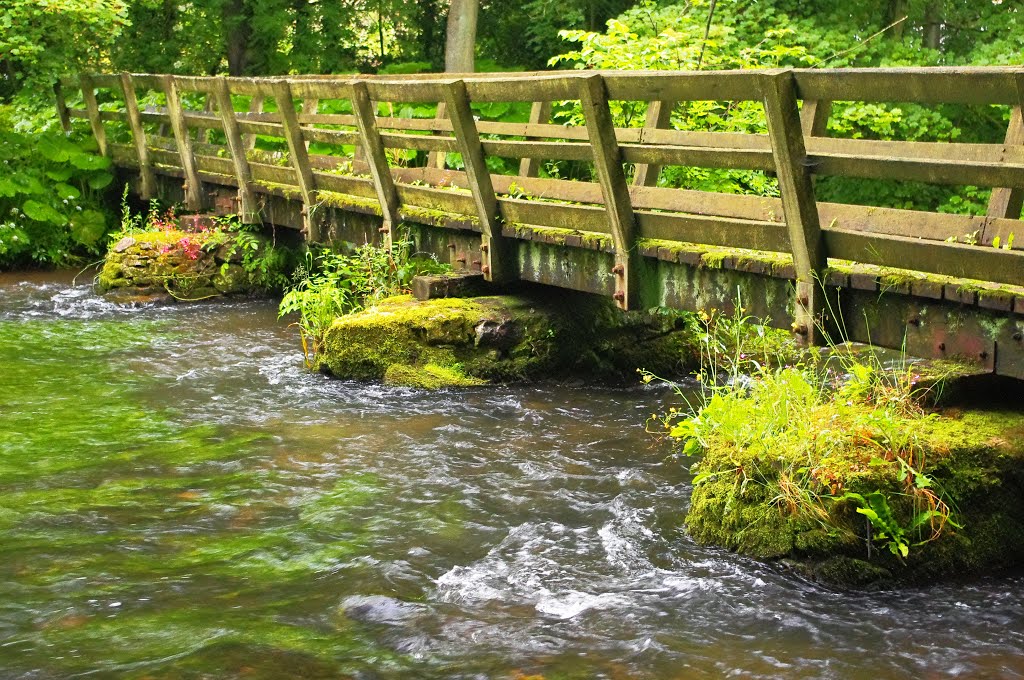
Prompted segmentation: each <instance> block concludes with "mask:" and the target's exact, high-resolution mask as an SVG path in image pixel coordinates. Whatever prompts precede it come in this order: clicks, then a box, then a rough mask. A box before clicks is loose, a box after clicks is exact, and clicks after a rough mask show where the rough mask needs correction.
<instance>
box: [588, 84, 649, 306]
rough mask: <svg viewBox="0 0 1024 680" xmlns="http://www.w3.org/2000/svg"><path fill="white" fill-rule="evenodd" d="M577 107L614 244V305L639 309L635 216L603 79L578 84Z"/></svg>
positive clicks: (638, 254)
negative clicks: (591, 155)
mask: <svg viewBox="0 0 1024 680" xmlns="http://www.w3.org/2000/svg"><path fill="white" fill-rule="evenodd" d="M580 104H581V105H582V107H583V117H584V119H585V120H586V123H587V135H588V136H589V137H590V145H591V147H592V148H593V150H594V169H595V170H596V171H597V179H598V182H599V183H600V185H601V194H602V196H603V198H604V207H605V214H606V215H607V218H608V224H609V226H610V227H611V232H612V243H613V244H614V245H615V266H614V267H613V268H612V272H613V274H614V276H615V293H614V294H613V297H614V298H615V303H616V304H617V305H618V307H619V308H620V309H635V308H636V307H638V306H639V304H640V300H639V285H638V282H637V279H638V278H639V266H638V265H639V263H640V252H639V250H638V249H637V244H636V217H635V216H634V215H633V203H632V200H631V199H630V196H629V185H628V184H626V175H625V173H624V172H623V170H622V154H621V152H620V151H619V143H618V141H617V140H616V139H615V124H614V122H613V121H612V114H611V111H610V110H609V108H608V91H607V89H606V88H605V84H604V78H603V77H602V76H600V75H596V74H595V75H592V76H587V77H585V78H583V79H582V80H581V81H580Z"/></svg>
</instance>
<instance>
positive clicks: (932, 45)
mask: <svg viewBox="0 0 1024 680" xmlns="http://www.w3.org/2000/svg"><path fill="white" fill-rule="evenodd" d="M924 46H925V47H927V48H928V49H931V50H938V49H941V47H942V4H941V3H940V2H938V1H937V0H932V2H929V3H928V6H927V7H926V8H925V10H924Z"/></svg>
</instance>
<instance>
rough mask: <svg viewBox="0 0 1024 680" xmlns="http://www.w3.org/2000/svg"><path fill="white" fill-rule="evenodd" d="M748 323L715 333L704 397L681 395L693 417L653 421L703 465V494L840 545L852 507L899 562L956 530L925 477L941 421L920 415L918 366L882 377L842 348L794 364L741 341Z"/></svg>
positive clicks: (715, 328)
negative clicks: (752, 506)
mask: <svg viewBox="0 0 1024 680" xmlns="http://www.w3.org/2000/svg"><path fill="white" fill-rule="evenodd" d="M745 321H747V320H746V319H743V318H742V317H740V316H739V314H737V315H736V316H734V317H732V318H731V319H729V321H728V322H725V323H721V322H720V323H717V324H715V325H711V324H708V325H707V328H708V332H707V333H706V334H705V335H704V337H703V339H702V344H703V346H704V350H703V353H702V365H701V370H700V372H699V374H698V376H697V378H698V383H699V385H700V391H699V392H698V394H697V397H696V399H691V398H686V397H685V396H683V393H682V392H680V391H678V390H677V393H678V394H679V395H680V396H681V397H683V398H684V400H685V401H686V408H684V409H676V408H673V409H670V411H669V412H668V413H667V414H666V415H665V416H663V417H660V418H655V419H654V421H653V422H654V423H655V424H656V426H657V428H658V429H660V430H661V431H662V432H664V433H665V434H667V435H668V436H669V437H670V438H672V439H675V440H676V441H677V442H678V443H679V451H680V453H681V454H682V455H683V456H685V457H691V456H701V460H700V461H699V462H698V463H697V464H695V465H694V466H693V472H694V473H695V477H694V479H693V484H694V487H695V488H696V489H702V488H703V487H704V486H705V485H708V484H713V489H712V487H709V490H708V491H707V493H712V494H716V495H717V496H721V495H722V494H724V495H725V496H727V497H728V498H730V499H732V500H728V501H724V502H728V503H732V502H735V503H738V504H739V503H745V502H753V501H752V499H759V500H757V502H759V503H762V504H764V505H765V506H766V508H773V510H772V512H775V513H777V514H776V515H774V517H773V518H772V522H774V523H776V524H778V523H780V522H781V523H782V524H787V523H788V525H791V526H795V527H800V531H809V530H824V531H825V532H827V533H830V534H834V535H837V536H838V535H843V534H847V535H848V534H850V532H851V531H853V528H854V526H855V525H854V524H853V523H852V522H851V518H850V516H849V513H848V507H849V506H850V504H853V506H855V507H856V511H857V513H858V514H859V515H862V516H864V517H865V518H866V520H867V521H868V522H869V524H870V526H871V527H872V529H873V530H874V531H873V533H872V534H869V535H868V536H866V537H865V540H866V541H868V543H869V545H870V543H871V542H877V543H881V544H882V545H883V546H884V547H885V548H886V549H888V550H889V551H890V552H891V553H892V554H893V555H895V556H897V557H898V558H905V557H906V556H907V554H908V552H909V549H910V547H911V546H912V545H913V544H914V542H915V541H916V543H918V544H920V543H926V542H930V541H933V540H935V539H937V538H939V537H940V536H942V535H943V532H944V531H945V530H946V529H947V528H949V527H959V525H958V524H957V523H956V522H955V521H954V520H953V515H954V511H953V510H952V508H951V507H950V505H949V504H948V503H947V501H946V500H945V499H944V494H943V491H942V489H941V488H938V485H937V483H936V482H935V481H934V480H933V479H932V478H931V476H929V475H928V474H926V473H925V472H924V469H925V466H926V463H927V456H926V453H928V452H929V446H928V443H927V442H926V441H925V440H924V439H923V438H922V437H921V432H922V428H923V426H924V425H925V424H927V423H929V422H931V421H933V420H934V419H935V418H936V416H935V415H929V414H927V413H925V411H924V410H923V409H922V408H921V407H920V406H919V398H920V394H919V391H918V390H917V388H916V385H917V380H918V377H917V376H916V374H915V373H914V371H913V369H912V368H907V369H890V368H885V367H883V366H882V364H881V363H879V362H878V361H876V360H872V359H868V360H865V359H862V358H859V357H857V356H855V355H853V354H852V353H850V352H848V351H847V350H846V349H845V348H842V347H836V348H832V351H831V353H830V354H829V355H828V356H827V357H825V358H821V357H817V358H816V357H815V356H814V355H808V356H805V357H803V358H802V360H798V361H794V360H793V359H794V358H793V356H792V354H791V353H788V354H787V353H785V352H780V351H779V349H778V348H774V349H770V350H768V351H766V350H765V348H764V346H763V342H761V341H760V340H759V339H758V338H757V336H755V335H751V334H750V333H749V332H744V331H738V330H737V325H738V324H740V323H743V322H745ZM755 343H756V344H755ZM652 378H653V376H650V375H647V376H645V380H647V381H650V380H651V379H652ZM730 480H731V481H730ZM701 493H704V492H703V491H695V498H696V497H699V496H700V494H701ZM702 500H703V499H702ZM719 500H720V501H721V500H722V499H721V498H719ZM695 502H697V501H696V500H695ZM700 521H701V520H700V519H699V514H698V515H695V518H694V522H695V523H697V522H700ZM869 555H870V548H869Z"/></svg>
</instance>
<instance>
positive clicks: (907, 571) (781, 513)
mask: <svg viewBox="0 0 1024 680" xmlns="http://www.w3.org/2000/svg"><path fill="white" fill-rule="evenodd" d="M916 428H917V432H916V434H917V436H918V441H919V446H920V448H919V451H918V454H917V460H919V461H920V462H921V464H922V470H921V472H923V473H924V474H925V475H926V476H927V477H928V479H929V480H930V486H929V487H928V491H932V492H934V493H935V494H936V497H937V498H940V499H941V500H942V502H944V503H945V504H946V505H948V507H949V508H950V509H951V510H952V518H953V521H954V522H955V524H956V526H954V525H953V524H947V525H946V527H945V528H944V530H943V531H942V532H941V534H940V535H939V536H938V537H937V538H934V540H930V539H931V538H933V537H932V536H929V531H928V528H929V527H928V525H925V526H924V527H923V528H922V529H921V530H919V531H914V530H912V529H911V527H912V524H913V520H914V518H915V517H916V516H918V515H919V514H920V513H921V512H922V511H927V509H928V506H927V503H928V495H927V494H919V495H917V496H915V495H914V493H913V489H912V488H911V486H912V484H911V483H910V482H911V480H908V478H907V477H906V476H902V475H900V474H899V473H898V472H896V473H894V469H895V470H898V468H896V466H895V465H892V466H890V465H888V463H890V462H891V461H884V462H883V461H882V459H881V458H879V457H877V456H880V455H884V453H883V452H881V451H876V452H875V453H874V454H871V453H867V454H865V452H864V451H858V450H851V451H849V452H847V453H846V454H833V455H832V456H831V457H830V458H827V459H826V458H824V457H816V458H815V457H813V456H812V457H810V458H807V459H805V460H803V461H802V462H801V463H800V465H801V466H802V467H801V470H800V471H799V472H802V473H805V474H806V473H807V471H810V474H813V475H816V476H817V477H818V478H819V479H821V480H823V481H825V483H827V484H829V485H831V486H832V487H833V488H834V489H836V490H840V491H839V492H838V493H833V494H830V493H828V492H827V491H826V492H825V493H824V495H823V496H819V497H817V498H816V499H814V500H812V499H811V497H810V496H809V495H808V494H807V487H806V486H804V487H803V488H799V487H798V485H797V484H796V483H795V482H794V481H793V479H790V478H789V477H788V476H787V475H791V474H794V469H795V468H794V466H793V465H790V462H791V461H787V460H786V457H785V453H784V452H780V453H779V455H777V456H776V455H764V454H763V453H762V454H758V455H756V456H750V455H747V454H748V453H749V451H739V450H736V449H730V448H721V449H716V450H708V451H707V452H706V453H705V454H704V457H703V459H702V460H700V461H699V462H698V463H697V464H695V465H694V466H693V471H694V472H695V473H697V474H698V475H701V477H698V478H697V479H698V483H697V484H696V485H695V487H694V490H693V494H692V497H691V505H690V508H689V511H688V514H687V517H686V527H687V529H688V531H689V533H690V535H691V536H692V537H693V538H694V540H696V541H697V542H698V543H701V544H706V545H717V546H722V547H725V548H728V549H730V550H733V551H736V552H738V553H741V554H744V555H748V556H752V557H756V558H760V559H766V560H782V561H783V563H785V564H787V565H788V566H790V567H793V568H795V569H797V570H799V571H801V572H803V573H805V574H806V575H808V576H810V577H812V578H816V579H818V580H821V581H823V582H827V583H830V584H833V585H838V586H844V587H855V588H862V587H868V586H873V585H879V584H889V583H900V582H904V583H930V582H933V581H936V580H943V579H949V578H958V577H963V576H968V575H972V574H982V573H991V572H997V571H1000V570H1003V569H1008V568H1015V567H1019V566H1021V565H1024V522H1022V521H1021V519H1020V508H1021V507H1024V413H1021V412H1017V411H993V410H955V409H947V410H945V411H942V412H940V413H937V414H933V415H931V416H930V417H927V418H922V419H920V421H919V422H917V423H916ZM823 436H825V435H823ZM910 474H913V473H910ZM879 491H882V492H884V493H885V494H886V495H887V497H888V499H889V502H890V504H891V510H892V513H893V517H894V520H895V521H896V522H897V523H898V524H899V525H901V526H902V527H904V528H905V529H906V530H907V539H908V542H909V543H910V548H909V552H908V554H907V555H906V556H905V557H904V556H901V555H898V554H894V552H892V551H890V550H887V549H886V546H885V542H884V541H879V540H878V536H877V532H878V529H877V528H875V529H874V535H872V533H871V527H870V526H869V522H868V521H867V519H866V516H865V515H864V514H862V513H858V512H857V507H858V504H857V503H854V502H851V501H850V500H849V499H846V500H844V496H845V494H846V493H847V492H853V493H858V494H862V495H865V496H866V495H868V494H871V493H874V492H879Z"/></svg>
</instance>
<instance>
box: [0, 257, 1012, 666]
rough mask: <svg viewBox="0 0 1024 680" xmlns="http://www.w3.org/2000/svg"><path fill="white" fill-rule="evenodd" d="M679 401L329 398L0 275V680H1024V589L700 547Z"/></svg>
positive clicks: (223, 346)
mask: <svg viewBox="0 0 1024 680" xmlns="http://www.w3.org/2000/svg"><path fill="white" fill-rule="evenodd" d="M668 399H669V395H668V394H667V393H665V392H664V391H662V390H658V389H654V388H641V387H637V388H634V389H612V388H607V387H586V386H578V385H577V386H555V385H536V386H520V387H495V388H482V389H472V390H465V391H446V392H441V393H425V392H418V391H414V390H407V389H399V388H384V387H381V386H379V385H362V384H355V383H349V382H341V381H335V380H331V379H329V378H326V377H324V376H321V375H314V374H310V373H309V372H307V371H305V370H304V369H303V367H302V360H301V355H300V353H299V352H298V343H297V338H296V333H295V331H294V329H291V328H288V327H287V326H286V325H285V324H284V323H280V322H278V321H277V320H276V317H275V306H274V304H273V303H272V302H269V301H241V302H231V303H216V304H214V303H211V304H196V305H193V306H175V307H149V308H138V309H125V308H118V307H115V306H113V305H111V304H108V303H106V302H104V301H103V300H101V299H99V298H97V297H95V296H94V295H93V294H92V292H91V290H90V288H89V287H88V286H83V285H77V286H75V285H72V284H71V282H70V277H67V276H57V275H53V274H48V275H0V453H2V456H0V553H2V556H0V678H24V679H32V680H43V679H46V680H48V679H51V678H76V677H89V678H137V679H139V680H142V679H146V680H156V679H161V680H165V679H166V680H170V679H185V678H239V679H242V678H245V679H250V678H267V679H271V678H273V679H278V678H359V679H366V680H373V679H378V678H380V679H385V678H464V679H467V680H468V679H477V678H480V679H482V678H499V679H507V680H527V679H531V680H539V679H540V678H545V679H546V680H569V679H577V678H579V679H584V678H587V679H589V678H610V679H614V680H620V679H624V678H644V679H647V678H651V679H662V678H665V679H677V678H678V679H683V678H686V679H689V678H719V677H742V678H780V677H782V678H842V679H848V678H851V679H855V678H865V679H871V680H880V679H883V678H944V677H973V678H1022V677H1024V578H1021V577H1003V578H999V579H989V580H980V581H974V582H970V583H966V584H949V585H942V586H939V587H933V588H928V589H920V590H909V591H900V592H874V593H857V594H850V593H840V592H836V591H832V590H829V589H826V588H822V587H820V586H818V585H815V584H813V583H808V582H806V581H803V580H801V579H799V578H796V577H795V576H793V575H791V574H787V573H785V572H784V571H783V570H781V569H779V568H776V567H772V566H768V565H764V564H760V563H758V562H754V561H751V560H747V559H744V558H742V557H737V556H735V555H732V554H729V553H726V552H723V551H720V550H715V549H709V548H705V547H701V546H697V545H694V544H693V542H691V541H690V540H689V539H688V538H687V537H686V536H685V534H684V533H683V532H682V531H681V530H680V523H681V520H682V518H683V516H684V513H685V508H686V504H687V497H688V494H689V484H688V479H689V477H688V475H687V473H686V471H685V470H684V469H682V467H681V466H680V465H679V464H678V463H677V462H674V461H672V460H671V459H669V458H668V456H667V454H668V453H669V451H668V450H667V449H666V448H665V447H664V445H660V444H658V443H657V442H655V441H654V440H652V438H651V436H650V435H648V434H646V433H645V432H644V427H643V424H644V421H645V419H646V418H647V417H648V416H649V415H651V414H652V413H654V412H656V411H658V410H660V409H662V408H664V407H665V405H666V404H667V403H668Z"/></svg>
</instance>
